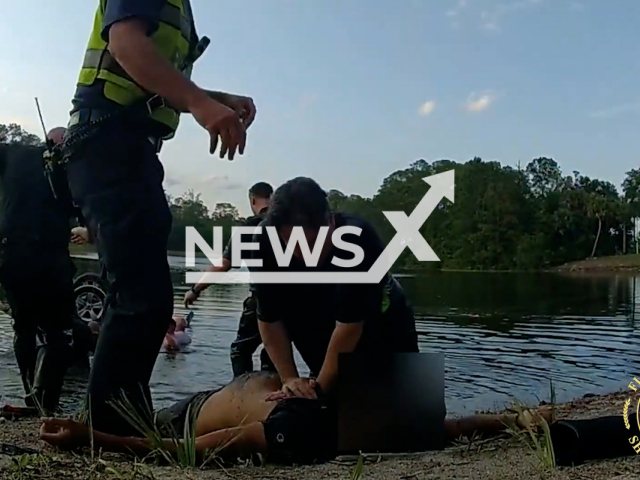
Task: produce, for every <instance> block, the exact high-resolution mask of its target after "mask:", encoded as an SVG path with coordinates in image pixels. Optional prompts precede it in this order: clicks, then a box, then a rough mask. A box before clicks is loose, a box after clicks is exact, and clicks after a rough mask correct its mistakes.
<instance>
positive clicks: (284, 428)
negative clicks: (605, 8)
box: [264, 398, 338, 464]
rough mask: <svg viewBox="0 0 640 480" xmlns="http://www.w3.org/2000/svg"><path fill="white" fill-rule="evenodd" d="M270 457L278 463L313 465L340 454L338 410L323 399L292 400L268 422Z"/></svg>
mask: <svg viewBox="0 0 640 480" xmlns="http://www.w3.org/2000/svg"><path fill="white" fill-rule="evenodd" d="M264 435H265V438H266V440H267V457H268V459H269V461H275V462H277V463H289V464H290V463H295V464H309V463H316V462H326V461H330V460H333V459H334V458H335V457H336V455H337V446H338V416H337V409H336V408H335V407H333V406H332V405H330V404H329V403H326V402H324V401H321V400H309V399H306V398H290V399H287V400H283V401H282V402H280V403H279V404H278V405H277V406H276V407H275V408H274V409H273V410H272V411H271V413H270V414H269V416H268V417H267V419H266V420H265V421H264Z"/></svg>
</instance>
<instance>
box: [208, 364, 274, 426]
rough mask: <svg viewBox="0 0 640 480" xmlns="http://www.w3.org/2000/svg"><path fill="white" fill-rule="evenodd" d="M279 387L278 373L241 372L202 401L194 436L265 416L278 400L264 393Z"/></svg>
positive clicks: (263, 418)
mask: <svg viewBox="0 0 640 480" xmlns="http://www.w3.org/2000/svg"><path fill="white" fill-rule="evenodd" d="M281 388H282V382H281V381H280V377H279V376H278V375H277V374H273V373H267V372H255V373H250V374H248V375H243V376H241V377H239V378H237V379H235V380H234V381H233V382H231V383H230V384H229V385H227V386H225V387H224V388H223V389H222V390H220V391H219V392H216V393H214V394H213V395H212V396H211V397H209V398H208V399H207V401H206V402H205V403H204V404H203V405H202V408H201V409H200V413H199V414H198V418H197V420H196V436H200V435H206V434H207V433H210V432H213V431H216V430H221V429H223V428H233V427H239V426H242V425H249V424H251V423H254V422H262V421H264V420H266V418H267V417H268V416H269V414H270V413H271V411H272V410H273V409H274V407H275V406H276V404H277V403H278V402H277V401H266V400H265V397H266V396H267V395H268V394H270V393H273V392H277V391H278V390H280V389H281Z"/></svg>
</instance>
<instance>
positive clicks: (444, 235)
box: [0, 125, 640, 270]
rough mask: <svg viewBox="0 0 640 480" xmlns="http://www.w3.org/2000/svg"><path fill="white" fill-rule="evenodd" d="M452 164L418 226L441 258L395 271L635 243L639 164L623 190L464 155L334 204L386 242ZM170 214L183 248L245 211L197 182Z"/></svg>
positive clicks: (333, 197)
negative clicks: (199, 189)
mask: <svg viewBox="0 0 640 480" xmlns="http://www.w3.org/2000/svg"><path fill="white" fill-rule="evenodd" d="M3 142H4V143H12V142H20V143H31V144H34V142H40V139H39V138H38V137H36V136H35V135H32V134H29V133H27V132H24V131H23V130H22V129H21V128H20V127H19V126H18V125H0V143H3ZM451 169H454V170H455V202H454V203H451V202H449V201H448V200H446V199H443V200H442V202H441V203H440V205H439V206H438V208H436V210H435V211H434V212H433V213H432V214H431V216H430V217H429V219H428V220H427V221H426V222H425V224H424V225H423V226H422V227H421V229H420V232H421V233H422V235H423V236H424V237H425V239H426V240H427V241H428V242H429V244H430V245H431V247H432V248H433V249H434V251H435V252H436V253H437V255H438V256H439V257H440V259H441V261H440V262H418V261H417V260H416V259H415V257H414V256H413V253H412V252H411V251H410V250H409V249H405V251H404V252H403V254H402V255H401V256H400V258H399V259H398V260H397V261H396V263H395V265H394V269H430V268H452V269H473V270H509V269H519V270H535V269H542V268H547V267H552V266H555V265H560V264H563V263H566V262H570V261H575V260H582V259H585V258H589V257H596V256H607V255H617V254H625V253H628V252H634V251H635V248H636V246H635V243H634V242H635V237H634V234H633V231H634V223H633V219H634V218H637V217H640V169H633V170H631V171H629V172H627V173H626V175H625V178H624V180H623V182H622V184H621V191H618V189H617V188H616V186H615V185H613V184H612V183H611V182H608V181H603V180H599V179H594V178H590V177H588V176H585V175H582V174H581V173H580V172H577V171H574V172H572V173H571V174H570V175H566V174H565V173H563V172H562V170H561V169H560V167H559V165H558V163H557V162H556V161H555V160H554V159H553V158H546V157H541V158H536V159H534V160H532V161H531V162H530V163H529V164H527V165H526V166H524V167H521V166H518V167H511V166H504V165H501V164H500V162H497V161H484V160H482V159H481V158H478V157H476V158H473V159H472V160H469V161H467V162H464V163H460V162H454V161H451V160H438V161H436V162H432V163H429V162H427V161H425V160H418V161H416V162H414V163H412V164H411V165H409V167H408V168H406V169H403V170H398V171H396V172H394V173H392V174H391V175H389V176H388V177H387V178H385V179H384V180H383V181H382V184H381V186H380V188H379V189H378V191H377V192H376V193H375V195H373V197H371V198H366V197H361V196H359V195H349V194H345V193H343V192H340V191H338V190H329V191H328V192H327V193H328V197H329V202H330V204H331V207H332V208H333V209H334V210H335V211H342V212H347V213H353V214H357V215H360V216H362V217H363V218H365V219H366V220H368V221H369V222H371V223H372V224H373V225H374V227H375V228H376V229H377V231H378V232H379V234H380V235H381V236H382V239H383V240H384V241H385V242H388V241H390V240H391V238H393V236H394V235H395V233H396V232H395V229H394V228H393V226H392V225H391V224H390V223H389V222H388V221H387V219H386V217H385V216H384V214H383V213H382V212H383V211H404V212H405V213H406V214H407V215H409V214H410V213H411V212H412V211H413V209H414V208H415V206H416V205H417V204H418V202H419V201H420V200H421V199H422V197H423V196H424V195H425V193H426V192H427V190H428V189H429V188H430V187H429V186H428V185H427V184H426V183H425V182H424V181H423V180H422V178H424V177H427V176H430V175H434V174H437V173H442V172H444V171H447V170H451ZM167 200H168V202H169V205H170V208H171V211H172V213H173V227H172V231H171V235H170V238H169V250H172V251H183V250H184V248H185V227H187V226H191V227H194V228H195V229H196V230H197V231H198V232H199V233H200V235H202V237H203V238H204V239H206V240H207V241H209V242H211V241H212V239H213V233H212V232H213V227H214V226H221V227H223V232H224V241H225V243H226V242H227V241H228V239H229V237H230V235H231V228H232V227H233V226H235V225H239V224H240V223H241V222H242V221H243V220H244V219H243V218H242V217H241V216H240V215H239V213H238V210H237V208H236V207H235V206H234V205H231V204H229V203H218V204H216V205H215V207H214V208H213V210H210V209H209V208H208V207H207V206H206V205H205V204H204V202H203V201H202V199H201V197H200V194H199V193H195V192H194V191H192V190H190V191H187V192H186V193H185V194H183V195H181V196H178V197H175V198H174V197H170V196H167Z"/></svg>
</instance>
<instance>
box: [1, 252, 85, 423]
mask: <svg viewBox="0 0 640 480" xmlns="http://www.w3.org/2000/svg"><path fill="white" fill-rule="evenodd" d="M74 274H75V266H74V264H73V262H72V260H71V258H70V257H69V252H68V250H67V245H60V246H58V247H55V248H52V247H48V246H46V245H40V244H28V243H23V242H20V243H19V244H18V245H10V244H3V245H2V247H1V248H0V282H1V283H2V286H3V288H4V290H5V293H6V296H7V301H8V302H9V305H10V306H11V315H12V317H13V329H14V333H15V336H14V342H13V345H14V352H15V355H16V360H17V362H18V368H19V369H20V375H21V377H22V383H23V386H24V389H25V392H26V394H27V396H26V398H25V401H26V403H27V404H28V405H30V406H35V405H39V406H41V407H42V408H44V409H45V410H48V411H50V412H52V411H54V410H56V408H57V407H58V402H59V400H60V393H61V391H62V384H63V381H64V376H65V373H66V371H67V368H68V366H69V362H70V360H71V341H72V336H71V331H70V329H71V326H72V323H71V322H72V318H73V316H74V313H75V304H74V295H73V276H74ZM37 340H40V342H39V343H41V345H40V346H39V345H38V342H37Z"/></svg>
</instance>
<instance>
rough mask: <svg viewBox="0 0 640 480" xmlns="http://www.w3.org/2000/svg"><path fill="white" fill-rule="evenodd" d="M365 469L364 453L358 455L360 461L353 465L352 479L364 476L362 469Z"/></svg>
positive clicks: (357, 479)
mask: <svg viewBox="0 0 640 480" xmlns="http://www.w3.org/2000/svg"><path fill="white" fill-rule="evenodd" d="M363 469H364V457H363V456H362V455H360V456H358V462H357V463H356V466H355V467H353V470H352V471H351V476H350V480H359V478H360V477H361V476H362V470H363Z"/></svg>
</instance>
